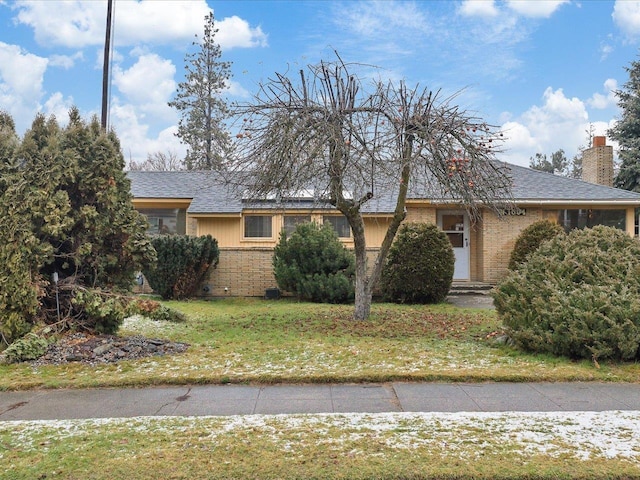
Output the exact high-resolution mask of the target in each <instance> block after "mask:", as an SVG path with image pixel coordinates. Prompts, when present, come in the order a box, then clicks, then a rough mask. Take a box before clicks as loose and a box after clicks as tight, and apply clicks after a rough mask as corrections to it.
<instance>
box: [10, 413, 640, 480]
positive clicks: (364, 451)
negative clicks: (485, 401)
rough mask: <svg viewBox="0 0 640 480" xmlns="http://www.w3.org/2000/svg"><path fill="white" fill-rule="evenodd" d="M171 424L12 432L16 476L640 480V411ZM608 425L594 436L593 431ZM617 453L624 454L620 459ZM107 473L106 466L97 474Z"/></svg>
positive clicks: (92, 424) (45, 425)
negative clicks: (562, 416) (632, 428)
mask: <svg viewBox="0 0 640 480" xmlns="http://www.w3.org/2000/svg"><path fill="white" fill-rule="evenodd" d="M558 420H559V419H558V418H557V417H556V416H554V415H552V414H540V413H530V414H526V415H525V414H523V415H522V416H520V417H518V418H514V416H513V415H510V414H508V413H501V414H500V413H498V414H486V413H485V414H483V413H463V414H442V413H434V414H429V413H423V414H418V413H415V414H397V413H396V414H351V415H339V414H332V415H312V416H309V415H279V416H258V415H253V416H245V417H198V418H195V417H186V418H185V417H174V418H171V417H168V418H149V417H145V418H133V419H109V420H68V421H58V422H15V423H13V422H7V423H5V424H2V423H0V460H1V461H2V465H3V471H4V474H3V475H4V476H3V477H2V478H7V479H12V480H14V479H15V480H18V479H32V478H69V479H71V478H73V479H76V478H78V479H79V478H82V479H96V480H102V479H112V478H127V479H130V480H136V479H146V478H167V479H182V478H184V479H186V478H189V479H193V478H196V479H199V478H207V479H223V478H225V479H226V478H234V479H242V478H260V479H276V478H277V479H281V478H300V479H336V478H342V479H369V478H379V479H400V478H402V479H427V478H437V479H500V478H503V479H506V478H522V479H534V478H535V479H563V478H585V479H587V478H590V479H592V478H603V479H604V478H607V479H614V478H620V479H622V478H638V476H639V475H640V469H639V468H638V459H637V456H638V442H639V441H640V431H638V430H635V431H629V430H628V429H627V428H626V427H625V425H628V424H634V423H635V424H637V423H638V422H639V421H640V414H638V412H626V413H620V414H615V415H614V414H612V413H611V412H604V413H590V414H578V415H576V416H575V417H573V418H570V419H568V420H564V421H562V422H559V421H558ZM594 425H595V426H597V427H599V428H600V433H599V435H596V436H591V434H592V431H593V430H592V429H591V427H593V426H594ZM612 452H615V455H613V454H612ZM97 466H99V467H97Z"/></svg>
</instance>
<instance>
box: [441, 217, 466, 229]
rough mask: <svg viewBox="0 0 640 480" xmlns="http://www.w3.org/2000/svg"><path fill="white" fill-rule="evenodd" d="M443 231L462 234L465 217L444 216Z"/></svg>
mask: <svg viewBox="0 0 640 480" xmlns="http://www.w3.org/2000/svg"><path fill="white" fill-rule="evenodd" d="M442 230H443V231H445V232H462V231H463V230H464V215H442Z"/></svg>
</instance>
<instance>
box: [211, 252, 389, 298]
mask: <svg viewBox="0 0 640 480" xmlns="http://www.w3.org/2000/svg"><path fill="white" fill-rule="evenodd" d="M377 253H378V249H375V248H372V249H367V267H369V268H371V267H372V266H373V262H374V261H375V257H376V255H377ZM272 258H273V249H271V248H221V249H220V262H219V263H218V266H217V267H216V268H215V269H211V270H209V273H208V275H207V278H206V279H205V280H204V282H203V283H202V288H201V295H202V296H204V297H263V296H264V294H265V290H266V289H267V288H274V287H277V283H276V280H275V278H274V276H273V265H272V263H271V261H272ZM225 287H226V288H227V290H225Z"/></svg>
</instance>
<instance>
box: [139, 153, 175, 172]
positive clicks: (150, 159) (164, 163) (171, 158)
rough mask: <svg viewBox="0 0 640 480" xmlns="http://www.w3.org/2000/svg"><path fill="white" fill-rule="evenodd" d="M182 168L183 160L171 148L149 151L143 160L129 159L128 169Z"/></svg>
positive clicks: (160, 170)
mask: <svg viewBox="0 0 640 480" xmlns="http://www.w3.org/2000/svg"><path fill="white" fill-rule="evenodd" d="M184 169H185V165H184V162H183V161H182V160H181V159H179V158H178V154H177V153H176V152H175V151H173V150H170V151H168V152H167V153H164V152H155V153H150V154H148V155H147V159H146V160H145V161H143V162H136V161H135V160H131V161H129V170H131V171H158V172H175V171H178V170H184Z"/></svg>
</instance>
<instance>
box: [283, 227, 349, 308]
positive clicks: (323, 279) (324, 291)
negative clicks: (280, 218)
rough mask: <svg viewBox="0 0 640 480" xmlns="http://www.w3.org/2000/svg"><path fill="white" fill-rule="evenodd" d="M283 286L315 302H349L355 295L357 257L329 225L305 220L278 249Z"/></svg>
mask: <svg viewBox="0 0 640 480" xmlns="http://www.w3.org/2000/svg"><path fill="white" fill-rule="evenodd" d="M273 269H274V275H275V278H276V282H277V283H278V287H280V289H282V290H285V291H288V292H291V293H293V294H295V295H296V296H297V297H298V298H300V299H303V300H309V301H312V302H325V303H345V302H350V301H352V300H353V298H354V287H353V278H354V275H355V259H354V256H353V254H352V253H351V252H349V251H348V250H347V249H346V248H345V247H344V245H342V243H340V240H339V239H338V236H337V235H336V233H335V231H334V230H333V228H332V227H331V226H329V225H318V224H317V223H313V222H311V223H303V224H300V225H297V226H296V229H295V231H294V232H293V233H292V234H291V235H290V236H289V238H287V236H286V235H285V232H284V231H283V232H282V233H281V234H280V240H279V242H278V245H276V248H275V250H274V255H273Z"/></svg>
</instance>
